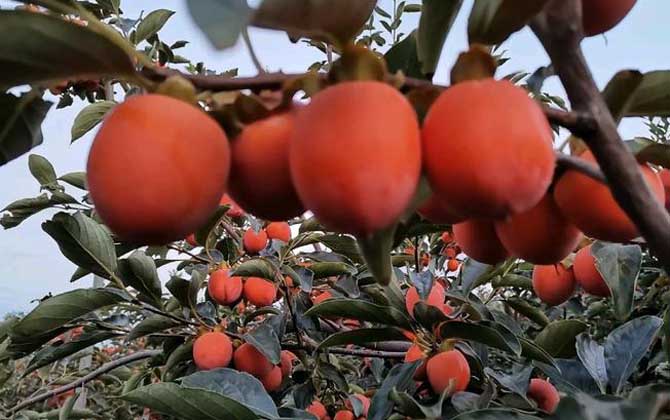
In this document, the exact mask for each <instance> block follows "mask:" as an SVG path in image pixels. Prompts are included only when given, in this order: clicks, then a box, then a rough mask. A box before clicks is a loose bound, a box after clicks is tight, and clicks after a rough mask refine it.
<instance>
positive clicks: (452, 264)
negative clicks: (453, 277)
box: [447, 258, 461, 271]
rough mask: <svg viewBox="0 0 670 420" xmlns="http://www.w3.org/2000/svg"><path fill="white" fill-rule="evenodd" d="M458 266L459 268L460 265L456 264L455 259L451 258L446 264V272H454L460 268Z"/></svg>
mask: <svg viewBox="0 0 670 420" xmlns="http://www.w3.org/2000/svg"><path fill="white" fill-rule="evenodd" d="M460 266H461V263H460V262H458V260H457V259H455V258H451V259H449V261H448V262H447V270H449V271H456V270H458V267H460Z"/></svg>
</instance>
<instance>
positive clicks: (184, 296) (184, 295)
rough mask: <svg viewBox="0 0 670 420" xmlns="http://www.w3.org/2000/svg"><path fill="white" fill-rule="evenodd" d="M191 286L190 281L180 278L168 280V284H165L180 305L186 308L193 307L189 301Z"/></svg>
mask: <svg viewBox="0 0 670 420" xmlns="http://www.w3.org/2000/svg"><path fill="white" fill-rule="evenodd" d="M190 285H191V282H190V281H188V280H186V279H183V278H181V277H179V276H172V278H171V279H170V280H168V282H167V283H165V287H167V289H168V290H169V291H170V293H172V296H174V297H175V298H177V301H179V304H180V305H181V306H183V307H184V308H189V307H190V306H191V303H190V300H189V287H190Z"/></svg>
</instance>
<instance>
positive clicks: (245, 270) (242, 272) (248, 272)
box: [230, 258, 275, 280]
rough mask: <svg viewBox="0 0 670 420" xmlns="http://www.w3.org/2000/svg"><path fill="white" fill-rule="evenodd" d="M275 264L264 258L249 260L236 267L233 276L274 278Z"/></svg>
mask: <svg viewBox="0 0 670 420" xmlns="http://www.w3.org/2000/svg"><path fill="white" fill-rule="evenodd" d="M274 273H275V271H274V266H273V265H272V263H270V262H269V261H267V260H265V259H263V258H256V259H253V260H248V261H245V262H243V263H242V264H240V265H238V266H237V267H235V268H234V269H233V271H232V273H230V274H231V276H242V277H261V278H264V279H268V280H273V279H274V277H275V276H274Z"/></svg>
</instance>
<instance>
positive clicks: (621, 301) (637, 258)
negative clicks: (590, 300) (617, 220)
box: [591, 241, 642, 320]
mask: <svg viewBox="0 0 670 420" xmlns="http://www.w3.org/2000/svg"><path fill="white" fill-rule="evenodd" d="M591 253H592V254H593V257H594V258H595V260H596V268H597V269H598V272H600V274H601V275H602V277H603V279H604V280H605V283H607V286H608V287H609V289H610V291H611V292H612V302H613V303H614V313H615V315H616V317H617V318H619V319H620V320H625V319H627V318H628V316H629V315H630V313H631V312H632V311H633V297H634V294H635V285H636V283H637V277H638V275H639V274H640V268H641V267H642V249H640V247H639V245H622V244H612V243H605V242H600V241H598V242H596V243H594V244H593V247H592V248H591Z"/></svg>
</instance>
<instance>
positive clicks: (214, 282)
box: [207, 269, 244, 305]
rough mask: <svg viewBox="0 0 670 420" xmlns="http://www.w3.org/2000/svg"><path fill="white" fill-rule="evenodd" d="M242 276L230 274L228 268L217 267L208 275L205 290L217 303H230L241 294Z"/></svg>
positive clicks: (235, 300)
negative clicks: (217, 268)
mask: <svg viewBox="0 0 670 420" xmlns="http://www.w3.org/2000/svg"><path fill="white" fill-rule="evenodd" d="M243 287H244V286H243V285H242V277H238V276H231V275H230V270H227V269H219V270H216V271H214V272H212V274H210V276H209V282H208V284H207V292H208V293H209V296H210V297H211V298H212V299H213V300H214V302H216V303H218V304H219V305H230V304H232V303H235V302H237V301H238V300H239V299H240V296H242V290H243Z"/></svg>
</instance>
